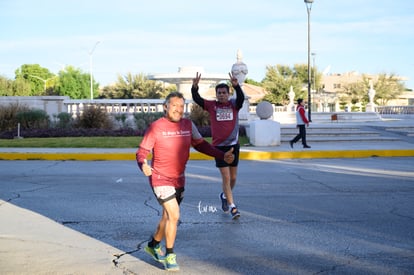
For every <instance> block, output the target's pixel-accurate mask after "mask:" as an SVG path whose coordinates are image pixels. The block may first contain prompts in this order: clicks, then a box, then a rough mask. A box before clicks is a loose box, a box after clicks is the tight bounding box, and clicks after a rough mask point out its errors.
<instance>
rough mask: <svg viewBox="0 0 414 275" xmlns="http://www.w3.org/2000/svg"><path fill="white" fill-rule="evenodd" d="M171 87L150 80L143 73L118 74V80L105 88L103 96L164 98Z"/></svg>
mask: <svg viewBox="0 0 414 275" xmlns="http://www.w3.org/2000/svg"><path fill="white" fill-rule="evenodd" d="M170 89H171V88H167V89H165V88H163V87H162V84H160V83H158V82H156V81H154V80H149V79H148V78H147V77H146V76H145V75H144V74H143V73H141V74H138V75H133V74H131V73H128V74H127V75H126V76H121V75H119V76H118V81H117V82H116V83H115V84H114V85H112V86H106V87H104V88H103V91H102V94H101V96H100V97H101V98H119V99H133V98H154V99H157V98H162V97H164V96H165V93H166V92H168V91H169V90H170Z"/></svg>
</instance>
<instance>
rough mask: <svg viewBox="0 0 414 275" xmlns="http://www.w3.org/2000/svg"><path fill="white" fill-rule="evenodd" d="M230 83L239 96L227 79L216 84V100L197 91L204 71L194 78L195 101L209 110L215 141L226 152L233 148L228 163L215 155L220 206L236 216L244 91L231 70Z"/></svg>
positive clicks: (233, 216)
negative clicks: (240, 124) (231, 90)
mask: <svg viewBox="0 0 414 275" xmlns="http://www.w3.org/2000/svg"><path fill="white" fill-rule="evenodd" d="M229 76H230V81H231V85H232V86H233V88H234V90H235V91H236V98H230V87H229V86H228V85H227V84H225V83H220V84H218V85H217V86H216V98H217V100H206V99H204V98H202V97H201V96H200V94H199V93H198V83H199V81H200V78H201V74H199V73H197V74H196V77H195V78H194V79H193V86H192V87H191V95H192V97H193V100H194V102H195V103H197V104H198V105H199V106H200V107H201V108H203V109H204V110H206V111H207V112H208V113H209V114H210V123H211V135H212V138H213V142H212V144H213V145H214V146H215V147H216V148H217V149H219V150H221V151H223V152H226V151H227V150H229V149H230V148H233V149H234V155H235V158H234V162H232V163H226V162H224V161H222V160H220V159H217V158H216V167H218V168H219V170H220V173H221V178H222V182H223V183H222V189H223V192H222V193H221V194H220V199H221V208H222V209H223V211H224V212H228V211H229V210H230V213H231V215H232V218H233V219H237V218H239V217H240V212H239V210H238V208H237V206H236V204H235V201H234V197H233V191H232V190H233V188H234V187H235V185H236V177H237V165H238V163H239V151H240V144H239V111H240V109H241V108H242V107H243V102H244V93H243V91H242V89H241V87H240V85H239V83H238V80H237V78H236V77H235V76H234V75H232V74H229Z"/></svg>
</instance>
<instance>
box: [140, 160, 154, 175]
mask: <svg viewBox="0 0 414 275" xmlns="http://www.w3.org/2000/svg"><path fill="white" fill-rule="evenodd" d="M142 172H143V173H144V175H145V176H147V177H149V176H151V175H152V168H151V166H149V165H148V162H147V159H145V160H144V163H142Z"/></svg>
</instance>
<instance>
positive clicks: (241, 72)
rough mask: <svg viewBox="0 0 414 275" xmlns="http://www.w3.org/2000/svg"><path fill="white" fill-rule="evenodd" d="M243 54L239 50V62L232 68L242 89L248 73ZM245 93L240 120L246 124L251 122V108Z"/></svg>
mask: <svg viewBox="0 0 414 275" xmlns="http://www.w3.org/2000/svg"><path fill="white" fill-rule="evenodd" d="M242 58H243V56H242V52H241V50H240V49H239V50H237V62H236V63H234V64H233V66H232V67H231V73H232V74H233V75H234V76H235V77H236V78H237V81H238V82H239V85H240V87H242V89H243V83H244V81H245V80H246V75H247V73H248V70H247V65H246V64H244V63H243V61H242ZM243 93H244V103H243V107H242V108H241V109H240V112H239V119H240V120H241V122H242V123H243V122H246V121H248V120H249V108H250V103H249V96H247V95H246V93H245V92H244V91H243ZM233 96H235V94H233Z"/></svg>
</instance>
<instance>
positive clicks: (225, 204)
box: [220, 193, 229, 213]
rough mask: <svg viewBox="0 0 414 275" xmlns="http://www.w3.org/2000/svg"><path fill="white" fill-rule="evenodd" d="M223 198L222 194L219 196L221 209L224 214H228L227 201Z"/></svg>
mask: <svg viewBox="0 0 414 275" xmlns="http://www.w3.org/2000/svg"><path fill="white" fill-rule="evenodd" d="M223 197H224V193H221V194H220V199H221V209H223V211H224V213H228V212H229V205H228V204H227V199H225V198H223Z"/></svg>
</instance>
